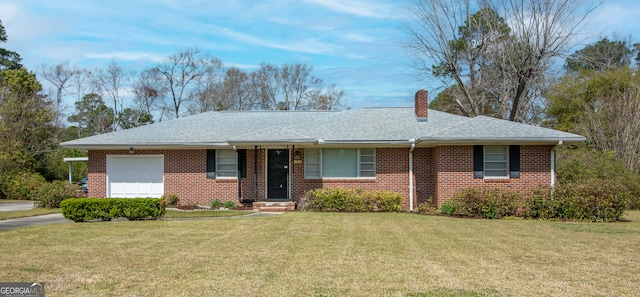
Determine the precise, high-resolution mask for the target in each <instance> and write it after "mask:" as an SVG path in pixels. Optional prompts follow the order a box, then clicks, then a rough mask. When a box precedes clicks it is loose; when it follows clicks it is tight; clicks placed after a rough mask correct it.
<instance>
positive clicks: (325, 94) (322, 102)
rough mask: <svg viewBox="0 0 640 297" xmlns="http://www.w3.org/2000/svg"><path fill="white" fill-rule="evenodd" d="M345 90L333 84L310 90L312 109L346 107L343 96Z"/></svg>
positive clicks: (310, 105)
mask: <svg viewBox="0 0 640 297" xmlns="http://www.w3.org/2000/svg"><path fill="white" fill-rule="evenodd" d="M343 96H344V91H343V90H341V89H338V88H336V86H335V85H331V86H329V87H328V88H324V89H314V90H312V91H310V92H309V100H308V102H309V106H308V107H309V109H311V110H335V109H341V108H343V107H344V105H343V102H342V97H343Z"/></svg>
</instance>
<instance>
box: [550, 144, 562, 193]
mask: <svg viewBox="0 0 640 297" xmlns="http://www.w3.org/2000/svg"><path fill="white" fill-rule="evenodd" d="M561 145H562V140H558V144H557V145H556V147H554V148H553V149H552V150H551V188H554V187H555V186H556V148H558V146H561Z"/></svg>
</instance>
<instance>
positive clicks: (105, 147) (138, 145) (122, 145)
mask: <svg viewBox="0 0 640 297" xmlns="http://www.w3.org/2000/svg"><path fill="white" fill-rule="evenodd" d="M60 146H62V147H65V148H74V149H83V150H121V149H122V150H124V149H126V150H128V149H131V148H134V149H177V148H185V147H186V148H190V149H197V148H211V147H230V146H232V145H230V144H228V143H226V142H187V143H174V142H171V143H120V144H94V143H91V144H74V143H68V144H65V143H61V144H60Z"/></svg>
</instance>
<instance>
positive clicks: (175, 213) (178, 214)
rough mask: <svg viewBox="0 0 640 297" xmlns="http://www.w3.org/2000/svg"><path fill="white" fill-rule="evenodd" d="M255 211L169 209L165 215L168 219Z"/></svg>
mask: <svg viewBox="0 0 640 297" xmlns="http://www.w3.org/2000/svg"><path fill="white" fill-rule="evenodd" d="M252 213H253V211H242V210H191V211H182V210H173V209H167V211H166V213H165V215H164V217H165V218H168V219H176V218H215V217H233V216H242V215H247V214H252Z"/></svg>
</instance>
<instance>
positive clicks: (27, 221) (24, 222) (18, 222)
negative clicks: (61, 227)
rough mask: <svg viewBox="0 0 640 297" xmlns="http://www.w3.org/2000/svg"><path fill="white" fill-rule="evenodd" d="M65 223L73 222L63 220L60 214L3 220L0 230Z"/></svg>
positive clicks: (0, 222)
mask: <svg viewBox="0 0 640 297" xmlns="http://www.w3.org/2000/svg"><path fill="white" fill-rule="evenodd" d="M67 222H73V221H71V220H67V219H65V218H64V216H62V214H61V213H54V214H48V215H42V216H35V217H27V218H18V219H10V220H3V221H0V230H11V229H17V228H20V227H28V226H38V225H45V224H57V223H67Z"/></svg>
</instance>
